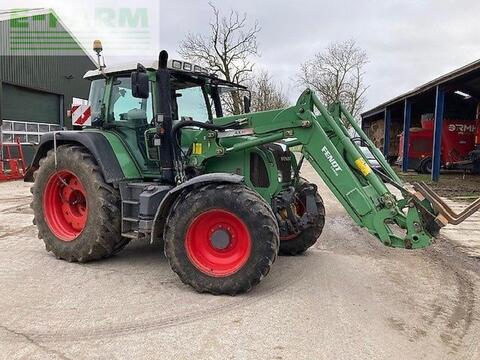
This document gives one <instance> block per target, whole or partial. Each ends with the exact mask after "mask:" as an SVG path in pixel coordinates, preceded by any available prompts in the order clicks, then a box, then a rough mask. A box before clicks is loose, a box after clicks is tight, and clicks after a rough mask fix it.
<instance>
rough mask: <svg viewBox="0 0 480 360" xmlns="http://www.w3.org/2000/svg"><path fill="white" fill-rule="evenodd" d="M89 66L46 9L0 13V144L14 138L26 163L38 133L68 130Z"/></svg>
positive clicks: (89, 60)
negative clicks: (75, 102)
mask: <svg viewBox="0 0 480 360" xmlns="http://www.w3.org/2000/svg"><path fill="white" fill-rule="evenodd" d="M92 68H95V64H94V62H93V59H92V58H91V57H90V55H89V54H88V53H87V52H86V51H85V49H84V48H83V47H82V45H81V44H80V43H79V42H78V41H77V39H75V37H74V36H73V35H72V34H71V33H70V32H69V30H68V29H67V27H66V26H64V25H63V24H62V22H61V20H60V19H59V18H58V16H57V15H56V14H55V13H54V12H53V11H52V10H51V9H26V10H0V125H1V132H0V145H1V147H0V148H1V149H2V154H0V156H2V155H4V154H3V150H4V147H5V145H6V144H11V143H13V142H15V141H16V140H17V139H18V140H19V141H20V142H21V143H22V147H23V149H24V153H25V158H26V160H27V163H29V161H30V160H31V157H32V154H33V152H34V147H35V144H36V143H38V141H39V137H40V135H41V134H43V133H45V132H48V131H53V130H57V129H60V128H64V127H65V128H70V126H71V122H70V119H67V118H66V112H67V110H68V109H69V108H70V106H71V105H72V102H73V99H74V98H78V99H87V97H88V90H89V82H88V81H87V80H84V79H83V75H84V74H85V73H86V72H87V71H88V70H91V69H92Z"/></svg>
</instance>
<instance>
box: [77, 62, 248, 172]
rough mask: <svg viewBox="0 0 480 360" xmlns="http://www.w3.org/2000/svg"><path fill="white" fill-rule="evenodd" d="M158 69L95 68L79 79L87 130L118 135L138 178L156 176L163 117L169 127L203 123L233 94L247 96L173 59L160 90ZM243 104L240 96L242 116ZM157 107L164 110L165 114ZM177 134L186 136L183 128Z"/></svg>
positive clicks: (153, 66) (219, 113) (129, 66)
mask: <svg viewBox="0 0 480 360" xmlns="http://www.w3.org/2000/svg"><path fill="white" fill-rule="evenodd" d="M158 68H159V65H158V61H155V62H153V63H151V64H149V65H146V66H143V65H141V64H136V65H134V64H126V65H119V66H112V67H108V68H107V67H105V68H103V67H100V68H99V69H97V70H92V71H89V72H87V73H86V74H85V76H84V78H85V79H88V80H90V81H91V86H90V95H89V99H88V102H89V105H90V111H91V118H92V120H91V125H90V126H91V127H92V128H102V129H105V130H108V131H112V132H115V133H117V134H119V135H120V136H121V137H122V138H123V139H124V140H125V142H126V143H127V145H128V146H129V147H130V149H131V150H132V151H131V152H132V154H133V155H134V157H135V160H136V161H137V163H138V166H139V167H140V168H141V170H142V172H143V173H149V172H150V173H155V172H158V164H157V163H158V161H160V153H161V152H159V151H158V149H157V147H156V146H155V142H156V140H159V139H156V138H157V137H159V136H160V135H162V134H161V131H164V130H165V129H164V130H161V129H159V127H162V125H163V124H161V122H162V121H163V119H166V118H169V121H170V123H171V126H173V125H175V124H176V123H178V122H181V121H186V120H188V121H191V120H194V121H197V122H201V123H208V122H211V121H212V120H213V118H217V117H222V116H223V115H224V113H225V112H226V110H225V109H224V108H223V103H225V99H228V98H231V95H232V94H233V93H237V94H239V93H241V92H245V93H248V90H247V89H246V88H245V87H243V86H241V85H238V84H235V83H231V82H228V81H225V80H222V79H219V78H218V77H216V76H214V75H211V74H209V73H208V71H207V69H204V68H202V67H200V66H197V65H194V64H191V63H189V62H184V61H179V60H168V61H167V66H166V69H165V71H166V72H167V73H168V77H169V79H168V84H164V83H162V86H161V87H160V86H159V85H160V84H159V79H158V76H157V73H158ZM237 96H239V95H237ZM248 102H249V100H248V98H247V97H245V99H244V106H245V108H244V109H243V110H244V111H248ZM162 104H164V106H163V107H164V108H165V107H166V108H169V109H168V110H167V111H165V110H166V109H164V108H162ZM165 104H167V105H166V106H165ZM159 114H160V115H159ZM90 126H89V127H90ZM87 129H88V128H87ZM183 133H185V135H186V136H187V137H188V133H189V130H188V128H186V129H184V131H183ZM167 137H168V136H167ZM165 141H166V142H168V141H169V139H165Z"/></svg>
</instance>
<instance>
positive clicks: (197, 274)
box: [164, 184, 279, 295]
mask: <svg viewBox="0 0 480 360" xmlns="http://www.w3.org/2000/svg"><path fill="white" fill-rule="evenodd" d="M164 239H165V255H166V257H167V259H168V261H169V263H170V266H171V267H172V269H173V271H174V272H175V273H177V274H178V276H179V277H180V279H181V280H182V281H183V282H184V283H185V284H188V285H191V286H192V287H193V288H194V289H195V290H197V291H199V292H209V293H212V294H230V295H234V294H237V293H240V292H246V291H249V290H250V289H251V288H252V287H253V286H255V285H256V284H258V283H259V282H260V280H261V279H262V278H263V277H264V276H265V275H267V273H268V272H269V270H270V267H271V266H272V264H273V262H274V261H275V259H276V256H277V253H278V247H279V235H278V225H277V222H276V220H275V217H274V215H273V213H272V210H271V209H270V207H269V206H268V204H267V203H266V202H265V201H264V200H263V199H262V198H261V197H260V196H259V195H258V194H256V193H255V192H253V191H252V190H250V189H248V188H247V187H245V186H243V185H232V184H212V185H207V186H205V187H202V188H199V189H195V190H193V191H190V192H188V193H187V194H186V195H184V196H182V197H181V198H180V199H179V200H177V202H176V203H175V205H174V206H173V208H172V210H171V212H170V215H169V217H168V219H167V224H166V228H165V232H164Z"/></svg>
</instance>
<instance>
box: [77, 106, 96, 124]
mask: <svg viewBox="0 0 480 360" xmlns="http://www.w3.org/2000/svg"><path fill="white" fill-rule="evenodd" d="M72 125H76V126H90V125H92V110H91V107H90V105H73V106H72Z"/></svg>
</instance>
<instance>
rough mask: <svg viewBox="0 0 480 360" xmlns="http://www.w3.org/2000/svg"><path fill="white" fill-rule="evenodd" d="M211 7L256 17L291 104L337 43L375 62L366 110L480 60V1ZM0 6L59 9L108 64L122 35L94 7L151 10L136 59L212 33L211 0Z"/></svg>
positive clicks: (0, 0) (22, 0)
mask: <svg viewBox="0 0 480 360" xmlns="http://www.w3.org/2000/svg"><path fill="white" fill-rule="evenodd" d="M213 3H214V4H215V5H216V6H217V7H219V8H220V9H221V11H222V12H225V13H228V11H229V10H230V9H235V10H238V11H239V12H241V13H243V12H246V13H247V14H248V18H249V19H250V20H251V21H252V22H253V21H254V20H258V22H259V24H260V26H261V27H262V30H261V32H260V34H259V37H258V42H259V48H260V52H261V57H259V58H258V59H257V60H256V61H257V64H258V67H261V68H265V69H267V70H268V71H270V73H271V74H272V75H273V76H274V77H275V79H277V81H279V82H281V83H282V84H283V87H284V89H285V90H286V91H287V92H288V95H289V96H290V98H291V99H292V101H293V100H294V99H295V98H296V97H297V96H298V94H299V93H300V91H301V90H300V89H297V88H296V87H295V86H294V84H293V82H292V78H293V77H294V76H295V74H296V72H297V71H298V67H299V64H300V63H301V62H303V61H305V60H307V59H308V58H309V57H311V56H312V55H313V54H314V53H315V52H318V51H321V50H322V49H324V48H325V47H326V46H327V45H328V44H329V43H330V42H332V41H342V40H345V39H350V38H353V39H355V40H356V41H357V43H358V45H359V46H360V47H362V48H363V49H365V50H366V52H367V54H368V57H369V59H370V63H369V64H368V67H367V68H366V82H367V84H368V85H369V89H368V92H367V98H368V102H367V108H369V107H372V106H375V105H377V104H379V103H380V102H382V101H384V100H388V99H389V98H391V97H394V96H396V95H399V94H400V93H402V92H404V91H407V90H410V89H412V88H414V87H416V86H417V85H420V84H422V83H424V82H426V81H428V80H431V79H432V78H434V77H436V76H439V75H442V74H444V73H446V72H448V71H450V70H453V69H455V68H458V67H460V66H462V65H465V64H467V63H469V62H472V61H474V60H476V59H478V58H480V44H479V38H480V1H478V0H468V1H467V0H465V1H461V0H457V1H448V0H436V1H433V0H431V1H421V0H416V1H407V0H403V1H397V0H384V1H375V0H370V1H360V0H357V1H355V0H343V1H342V0H335V1H321V0H303V1H301V2H300V1H282V0H275V1H273V0H263V1H261V0H241V1H238V0H236V1H233V0H221V1H220V0H216V1H213ZM0 5H1V6H0V8H12V7H13V8H15V7H51V8H53V9H55V11H56V12H57V13H58V14H59V15H60V16H61V18H62V19H63V22H64V23H65V24H66V25H67V26H69V27H71V28H72V31H73V32H74V33H76V34H77V35H78V37H79V38H81V40H82V41H83V42H84V43H85V46H86V47H87V48H91V45H90V42H91V38H93V37H101V39H102V42H103V44H104V49H105V52H104V53H105V56H106V59H107V63H108V62H109V63H117V62H120V61H121V59H120V56H118V55H120V54H122V53H123V52H122V41H121V40H120V39H119V34H120V33H121V32H119V31H116V30H115V29H111V28H105V27H98V28H97V27H96V24H95V23H94V22H90V20H91V19H90V18H91V17H93V15H92V9H94V8H97V9H98V8H108V7H110V8H114V9H116V10H117V11H119V10H118V9H119V7H120V6H121V7H122V8H126V7H130V8H132V9H134V8H139V7H145V8H147V9H148V29H149V33H150V38H149V39H150V40H149V41H150V43H149V46H148V49H149V50H148V51H146V50H142V51H141V54H138V58H142V59H145V58H146V57H151V56H154V54H155V53H157V52H158V49H160V48H164V49H167V50H168V51H169V53H170V54H171V56H172V57H173V56H175V55H176V54H175V53H176V50H177V49H178V44H179V42H180V41H181V40H182V39H183V38H184V36H185V34H186V33H187V32H188V31H192V32H206V31H208V20H209V18H210V17H211V9H210V7H209V6H208V1H205V0H173V1H172V0H169V1H163V0H161V1H159V2H158V1H155V0H153V1H147V0H135V1H126V0H123V1H112V0H107V1H100V0H97V1H92V0H87V1H85V0H83V1H80V0H78V1H65V0H64V1H58V0H51V1H35V0H9V1H5V0H0ZM82 18H83V19H82ZM87 23H88V25H87V26H84V25H83V24H87ZM86 27H88V34H87V32H86ZM92 33H94V34H95V35H93V34H92ZM97 33H98V36H97ZM113 44H115V51H112V50H110V52H109V45H110V46H111V45H113ZM123 46H124V47H130V52H128V51H127V53H128V55H127V56H128V58H129V59H133V58H136V57H137V56H136V55H134V54H132V51H131V50H132V49H131V46H129V45H128V44H125V45H123ZM125 50H127V49H125ZM139 52H140V51H139ZM107 65H108V64H107Z"/></svg>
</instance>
